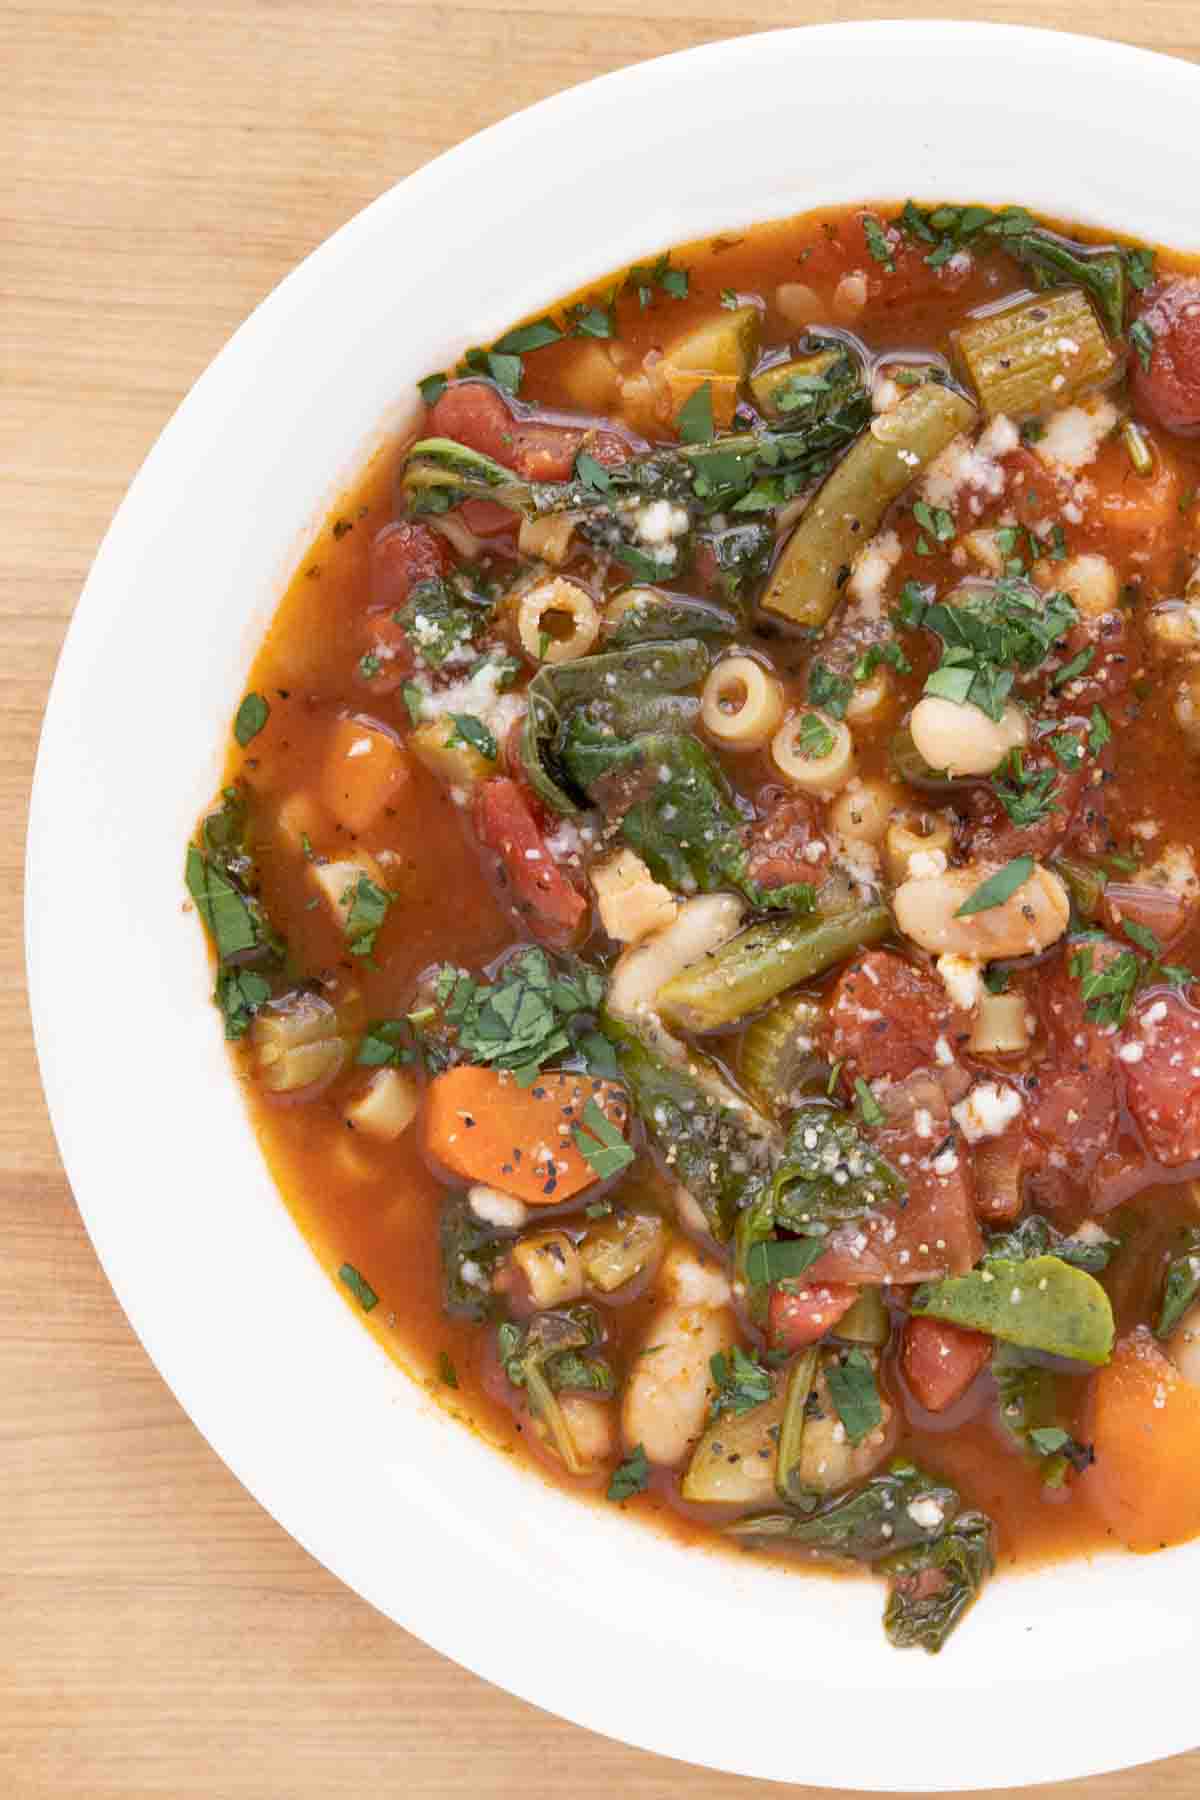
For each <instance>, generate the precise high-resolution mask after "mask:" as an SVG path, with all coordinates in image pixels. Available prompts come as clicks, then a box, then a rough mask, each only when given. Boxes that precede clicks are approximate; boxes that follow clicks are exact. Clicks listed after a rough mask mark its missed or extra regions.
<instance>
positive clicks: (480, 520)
mask: <svg viewBox="0 0 1200 1800" xmlns="http://www.w3.org/2000/svg"><path fill="white" fill-rule="evenodd" d="M457 510H458V512H459V513H460V514H461V516H462V522H463V524H464V525H465V526H466V527H467V530H468V531H473V532H474V533H475V536H476V537H486V538H490V537H503V536H504V535H505V534H506V533H507V532H510V531H513V532H515V531H516V530H517V527H518V526H519V525H520V523H521V521H520V519H519V517H518V516H517V514H516V513H515V512H513V511H512V509H511V507H507V506H501V505H500V504H499V502H498V501H496V500H464V501H463V503H462V505H461V506H460V507H459V508H458V509H457Z"/></svg>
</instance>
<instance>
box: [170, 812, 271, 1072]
mask: <svg viewBox="0 0 1200 1800" xmlns="http://www.w3.org/2000/svg"><path fill="white" fill-rule="evenodd" d="M248 830H249V806H248V802H247V798H246V794H245V790H244V789H242V788H239V787H230V788H226V789H225V791H224V793H223V795H222V803H221V806H220V807H219V808H218V809H217V810H216V811H215V812H212V813H210V814H209V815H208V817H207V818H206V819H205V820H204V823H203V825H202V826H201V828H200V841H199V843H196V844H189V845H188V851H187V858H186V863H185V868H184V879H185V881H186V884H187V890H188V893H189V894H190V895H191V897H192V900H193V902H194V904H195V907H196V911H197V912H198V913H199V915H200V918H201V921H202V923H203V924H204V927H205V929H206V931H207V932H208V935H209V937H210V938H211V940H212V943H213V947H214V949H215V950H216V953H217V982H216V990H215V992H214V995H213V999H214V1000H215V1002H216V1004H217V1006H218V1008H219V1009H220V1011H221V1014H222V1017H223V1018H224V1021H225V1035H226V1037H227V1038H230V1039H231V1040H232V1039H237V1038H240V1037H244V1036H245V1034H246V1032H247V1031H248V1030H249V1028H250V1025H251V1023H252V1021H253V1018H254V1015H255V1014H256V1013H257V1012H258V1010H259V1009H260V1007H262V1006H264V1005H265V1004H266V1002H267V1001H268V1000H269V999H270V997H271V994H272V992H273V988H272V984H271V983H272V978H273V977H274V976H276V975H278V974H279V973H280V971H281V970H282V968H283V963H284V958H285V956H286V953H287V949H286V945H285V944H284V941H283V939H282V938H281V937H280V936H279V934H278V932H276V930H275V929H274V927H273V926H272V924H271V922H270V920H269V919H268V918H267V915H266V912H265V911H264V909H263V906H262V903H261V901H260V900H259V899H258V895H257V892H256V890H257V887H258V870H257V866H256V864H255V860H254V857H253V855H252V854H251V851H250V848H249V841H248Z"/></svg>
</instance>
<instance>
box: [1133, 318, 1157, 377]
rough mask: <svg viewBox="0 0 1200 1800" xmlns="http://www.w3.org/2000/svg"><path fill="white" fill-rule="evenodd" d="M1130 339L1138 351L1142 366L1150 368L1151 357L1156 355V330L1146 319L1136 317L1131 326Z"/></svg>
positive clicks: (1146, 368)
mask: <svg viewBox="0 0 1200 1800" xmlns="http://www.w3.org/2000/svg"><path fill="white" fill-rule="evenodd" d="M1129 341H1130V343H1131V344H1132V345H1133V347H1134V349H1135V350H1136V351H1137V359H1138V361H1139V362H1140V363H1141V365H1142V368H1143V369H1145V370H1147V371H1148V370H1149V368H1150V359H1151V357H1152V356H1153V355H1154V330H1153V327H1152V326H1150V325H1148V324H1147V323H1146V321H1145V319H1136V320H1135V321H1134V323H1133V324H1132V325H1131V326H1130V327H1129Z"/></svg>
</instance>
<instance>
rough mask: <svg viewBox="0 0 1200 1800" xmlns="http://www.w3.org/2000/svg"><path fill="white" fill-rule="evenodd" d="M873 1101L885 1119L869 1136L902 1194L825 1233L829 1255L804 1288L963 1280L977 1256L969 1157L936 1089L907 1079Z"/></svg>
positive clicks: (925, 1080)
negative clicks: (897, 1176)
mask: <svg viewBox="0 0 1200 1800" xmlns="http://www.w3.org/2000/svg"><path fill="white" fill-rule="evenodd" d="M878 1100H879V1104H880V1106H882V1108H883V1110H884V1113H885V1114H886V1118H885V1121H884V1123H883V1124H882V1125H881V1126H880V1127H879V1128H878V1130H876V1131H873V1132H872V1134H871V1135H872V1138H873V1140H874V1142H875V1143H876V1144H877V1145H878V1147H879V1149H880V1151H881V1152H882V1154H883V1155H884V1156H885V1157H886V1159H887V1161H888V1162H889V1163H890V1164H891V1166H892V1167H893V1168H894V1169H898V1170H902V1171H903V1173H904V1179H905V1182H906V1184H907V1192H906V1193H905V1194H904V1195H903V1196H901V1197H897V1198H896V1199H883V1200H881V1201H880V1204H879V1207H878V1210H877V1211H872V1212H870V1213H867V1214H866V1215H865V1216H864V1217H862V1218H859V1219H854V1220H851V1221H850V1222H849V1223H848V1224H846V1225H839V1226H837V1227H836V1228H835V1229H834V1230H833V1231H831V1232H830V1234H829V1240H828V1241H829V1248H828V1250H827V1251H826V1252H825V1253H824V1255H823V1256H820V1257H818V1259H817V1261H816V1262H815V1263H814V1264H813V1265H812V1268H811V1269H810V1270H808V1272H807V1275H806V1280H807V1282H808V1283H809V1285H813V1284H816V1283H824V1282H848V1283H850V1284H851V1285H853V1286H858V1285H861V1284H863V1283H872V1284H873V1283H877V1282H883V1281H890V1282H892V1283H893V1284H895V1285H898V1286H899V1285H911V1284H912V1283H913V1282H917V1281H929V1280H934V1279H936V1278H938V1277H939V1276H943V1275H965V1274H966V1272H967V1270H968V1269H971V1268H974V1266H975V1264H976V1263H977V1262H978V1260H979V1257H980V1254H981V1252H982V1250H983V1239H982V1237H981V1235H980V1231H979V1225H978V1223H977V1221H976V1218H975V1178H974V1169H973V1166H972V1160H971V1155H970V1152H969V1151H968V1150H967V1148H966V1146H965V1145H964V1144H963V1142H962V1140H961V1138H959V1136H958V1135H957V1133H956V1132H955V1130H954V1126H953V1122H952V1120H951V1118H950V1110H949V1106H948V1104H947V1100H946V1095H945V1092H944V1091H943V1089H942V1086H941V1084H940V1082H938V1081H936V1080H934V1079H933V1077H932V1076H929V1075H911V1076H909V1078H908V1079H907V1080H906V1081H902V1082H898V1083H896V1084H895V1085H894V1086H892V1087H888V1088H883V1089H881V1090H880V1091H879V1095H878Z"/></svg>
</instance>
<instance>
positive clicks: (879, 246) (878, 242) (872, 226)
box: [862, 213, 896, 275]
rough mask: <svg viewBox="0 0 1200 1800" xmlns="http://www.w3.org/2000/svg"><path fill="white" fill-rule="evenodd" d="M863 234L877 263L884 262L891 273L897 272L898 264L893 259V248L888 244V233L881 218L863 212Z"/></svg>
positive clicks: (884, 265)
mask: <svg viewBox="0 0 1200 1800" xmlns="http://www.w3.org/2000/svg"><path fill="white" fill-rule="evenodd" d="M862 226H863V236H864V237H865V238H866V240H867V249H868V250H869V251H870V253H871V255H872V256H873V257H874V259H875V261H876V262H877V263H882V264H883V267H884V268H885V269H886V270H887V272H888V274H889V275H894V274H895V273H896V265H895V263H894V262H893V261H892V252H891V248H890V247H889V245H888V240H887V233H886V232H885V231H884V229H883V226H882V225H881V224H880V223H879V220H878V219H876V218H874V217H873V216H872V215H871V214H870V213H864V214H863V222H862Z"/></svg>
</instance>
